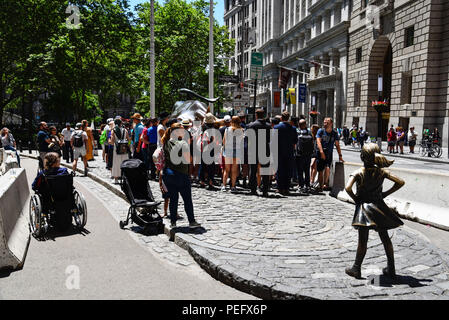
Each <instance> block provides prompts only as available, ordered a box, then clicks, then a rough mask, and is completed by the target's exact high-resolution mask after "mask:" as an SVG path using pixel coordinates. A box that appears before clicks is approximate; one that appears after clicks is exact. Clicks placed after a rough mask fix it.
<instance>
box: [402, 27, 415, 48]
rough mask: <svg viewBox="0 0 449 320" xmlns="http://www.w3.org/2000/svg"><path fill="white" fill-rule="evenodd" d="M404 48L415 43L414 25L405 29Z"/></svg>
mask: <svg viewBox="0 0 449 320" xmlns="http://www.w3.org/2000/svg"><path fill="white" fill-rule="evenodd" d="M404 42H405V46H404V47H405V48H407V47H410V46H413V45H414V44H415V26H411V27H408V28H407V29H405V40H404Z"/></svg>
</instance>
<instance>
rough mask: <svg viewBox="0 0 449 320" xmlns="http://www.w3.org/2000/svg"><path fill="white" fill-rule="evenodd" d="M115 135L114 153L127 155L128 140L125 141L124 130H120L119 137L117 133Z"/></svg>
mask: <svg viewBox="0 0 449 320" xmlns="http://www.w3.org/2000/svg"><path fill="white" fill-rule="evenodd" d="M115 135H116V136H117V141H115V151H116V153H117V154H127V153H128V151H129V144H128V140H127V139H126V135H125V129H123V128H121V129H120V137H119V136H118V135H117V132H115Z"/></svg>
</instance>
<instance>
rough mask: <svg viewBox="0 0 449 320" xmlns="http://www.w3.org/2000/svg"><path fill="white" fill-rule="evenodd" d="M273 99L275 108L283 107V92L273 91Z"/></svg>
mask: <svg viewBox="0 0 449 320" xmlns="http://www.w3.org/2000/svg"><path fill="white" fill-rule="evenodd" d="M273 98H274V99H273V100H274V106H273V107H274V108H280V107H281V92H280V91H274V92H273Z"/></svg>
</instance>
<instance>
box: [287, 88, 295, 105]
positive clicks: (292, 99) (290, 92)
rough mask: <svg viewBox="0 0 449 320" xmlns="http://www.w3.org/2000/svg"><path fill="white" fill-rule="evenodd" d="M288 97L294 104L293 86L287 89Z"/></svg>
mask: <svg viewBox="0 0 449 320" xmlns="http://www.w3.org/2000/svg"><path fill="white" fill-rule="evenodd" d="M288 98H289V100H290V104H292V105H296V89H295V88H289V89H288Z"/></svg>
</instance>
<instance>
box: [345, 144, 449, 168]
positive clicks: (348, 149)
mask: <svg viewBox="0 0 449 320" xmlns="http://www.w3.org/2000/svg"><path fill="white" fill-rule="evenodd" d="M341 150H345V151H350V152H358V153H360V150H358V149H352V148H345V147H342V148H341ZM381 154H382V155H384V156H388V157H392V158H399V159H410V160H416V161H422V162H434V163H443V164H449V160H438V159H435V158H429V157H420V158H418V157H412V156H408V155H397V154H395V153H385V152H383V151H382V152H381Z"/></svg>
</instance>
